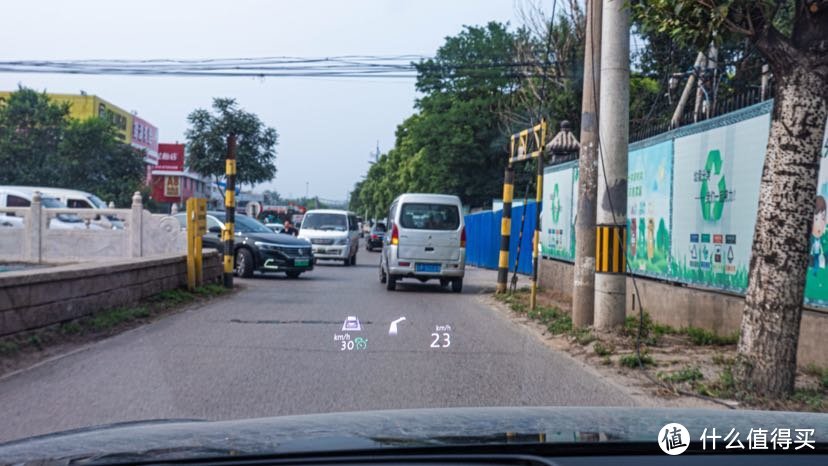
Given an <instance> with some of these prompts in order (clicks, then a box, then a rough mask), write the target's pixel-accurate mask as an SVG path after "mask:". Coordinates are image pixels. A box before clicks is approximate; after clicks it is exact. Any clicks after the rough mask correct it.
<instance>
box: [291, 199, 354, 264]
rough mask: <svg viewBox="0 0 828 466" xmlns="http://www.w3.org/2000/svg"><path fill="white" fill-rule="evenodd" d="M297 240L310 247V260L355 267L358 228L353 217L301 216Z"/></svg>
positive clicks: (320, 212)
mask: <svg viewBox="0 0 828 466" xmlns="http://www.w3.org/2000/svg"><path fill="white" fill-rule="evenodd" d="M299 237H300V238H305V239H306V240H308V241H310V242H311V244H312V245H313V256H314V258H315V259H314V260H317V259H332V260H341V261H342V262H343V263H344V264H345V265H356V256H357V251H359V225H358V224H357V218H356V214H354V213H353V212H348V211H345V210H333V209H317V210H309V211H307V212H305V215H304V217H303V218H302V226H301V227H299Z"/></svg>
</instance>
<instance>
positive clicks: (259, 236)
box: [239, 233, 311, 247]
mask: <svg viewBox="0 0 828 466" xmlns="http://www.w3.org/2000/svg"><path fill="white" fill-rule="evenodd" d="M239 235H240V236H242V237H244V238H246V239H247V240H248V241H262V242H265V243H272V244H279V245H282V246H308V247H310V245H311V244H310V242H309V241H308V240H304V239H299V238H297V237H295V236H293V235H285V234H282V233H240V234H239Z"/></svg>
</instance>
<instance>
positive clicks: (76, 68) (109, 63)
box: [0, 55, 542, 79]
mask: <svg viewBox="0 0 828 466" xmlns="http://www.w3.org/2000/svg"><path fill="white" fill-rule="evenodd" d="M541 65H542V64H541V63H536V62H481V63H457V64H454V63H446V62H443V61H435V60H433V59H431V58H430V57H425V56H421V55H392V56H372V55H343V56H336V57H315V58H306V57H255V58H209V59H200V60H185V59H167V58H164V59H148V60H125V59H89V60H0V72H2V73H46V74H85V75H138V76H213V77H339V78H397V79H399V78H402V79H412V78H416V77H417V75H418V73H420V72H431V73H436V74H443V75H445V76H446V77H450V76H452V75H454V74H458V73H461V74H466V75H472V76H479V77H507V78H526V77H532V76H536V75H540V74H542V73H539V72H538V69H539V68H540V66H541Z"/></svg>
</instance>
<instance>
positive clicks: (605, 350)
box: [592, 341, 615, 358]
mask: <svg viewBox="0 0 828 466" xmlns="http://www.w3.org/2000/svg"><path fill="white" fill-rule="evenodd" d="M592 349H593V351H595V354H597V355H598V356H601V357H603V358H608V357H609V356H610V355H611V354H612V353H614V352H615V345H613V344H612V343H609V344H606V345H605V344H604V343H602V342H600V341H596V342H595V344H594V345H592Z"/></svg>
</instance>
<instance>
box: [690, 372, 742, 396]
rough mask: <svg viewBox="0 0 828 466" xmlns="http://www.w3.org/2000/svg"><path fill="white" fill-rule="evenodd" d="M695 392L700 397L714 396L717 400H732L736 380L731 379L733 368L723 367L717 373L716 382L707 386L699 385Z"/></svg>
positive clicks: (734, 393)
mask: <svg viewBox="0 0 828 466" xmlns="http://www.w3.org/2000/svg"><path fill="white" fill-rule="evenodd" d="M696 391H697V392H698V393H699V394H700V395H705V396H714V397H719V398H734V397H735V395H736V380H735V379H734V378H733V366H732V365H731V364H728V365H725V366H724V367H723V368H722V371H721V372H719V378H718V380H715V381H714V382H712V383H711V384H709V385H706V384H702V383H699V384H698V385H697V386H696Z"/></svg>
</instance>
